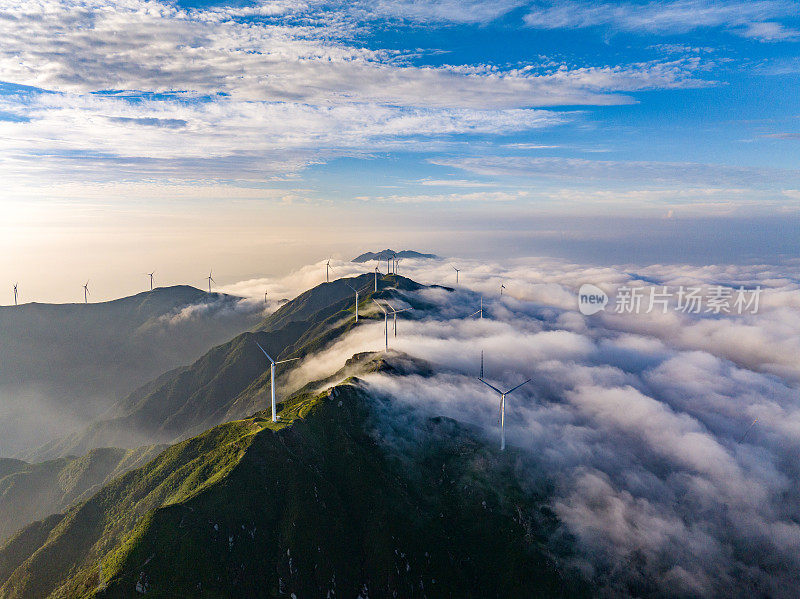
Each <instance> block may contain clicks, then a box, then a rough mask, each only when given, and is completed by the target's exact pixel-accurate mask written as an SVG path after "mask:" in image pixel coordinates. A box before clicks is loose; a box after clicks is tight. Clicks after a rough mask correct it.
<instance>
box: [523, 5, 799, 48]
mask: <svg viewBox="0 0 800 599" xmlns="http://www.w3.org/2000/svg"><path fill="white" fill-rule="evenodd" d="M796 14H797V6H796V4H795V3H793V2H787V1H782V0H756V1H753V2H741V1H728V2H711V1H709V0H674V1H669V2H653V1H651V2H645V3H641V4H633V3H627V2H626V3H588V2H574V1H568V2H559V3H548V4H545V5H543V6H542V5H540V6H536V7H534V8H532V9H531V10H530V12H529V13H528V14H527V15H526V16H525V22H526V24H527V25H528V26H530V27H536V28H541V29H561V28H585V27H598V26H608V27H612V28H614V29H618V30H622V31H633V32H638V33H655V34H661V35H669V34H678V33H686V32H689V31H693V30H695V29H700V28H706V27H725V28H728V29H731V30H732V31H733V32H734V33H737V34H740V35H744V36H745V37H755V38H758V39H761V40H762V41H776V40H780V39H788V38H789V37H793V36H794V35H796V33H795V32H792V31H791V30H789V29H786V28H784V27H783V26H782V25H781V24H780V23H776V22H773V21H770V19H774V18H781V17H792V16H795V15H796Z"/></svg>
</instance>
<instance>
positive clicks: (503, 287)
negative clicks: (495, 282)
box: [500, 283, 506, 295]
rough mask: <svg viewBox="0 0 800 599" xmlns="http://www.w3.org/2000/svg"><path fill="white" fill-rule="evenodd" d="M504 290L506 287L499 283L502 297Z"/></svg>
mask: <svg viewBox="0 0 800 599" xmlns="http://www.w3.org/2000/svg"><path fill="white" fill-rule="evenodd" d="M505 288H506V286H505V285H503V284H502V283H500V295H503V289H505Z"/></svg>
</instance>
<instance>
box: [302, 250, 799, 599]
mask: <svg viewBox="0 0 800 599" xmlns="http://www.w3.org/2000/svg"><path fill="white" fill-rule="evenodd" d="M453 264H457V265H458V266H459V267H460V268H461V269H462V272H461V275H462V276H461V277H460V278H461V282H460V286H459V288H458V289H456V290H455V291H452V292H448V291H445V290H442V289H429V290H425V291H422V292H418V293H410V294H405V297H406V299H411V298H412V297H414V296H416V299H417V300H421V301H424V302H425V303H427V304H428V305H431V306H434V308H433V309H431V310H421V309H420V310H417V311H415V312H413V313H411V315H410V316H409V317H404V318H403V319H402V320H401V321H400V323H399V331H400V332H399V336H398V337H397V338H393V337H392V338H390V346H391V347H392V348H394V349H397V350H399V351H402V352H406V353H409V354H411V355H412V356H415V357H417V358H421V359H424V360H426V361H428V362H429V363H430V364H431V365H432V366H433V372H434V375H433V376H431V377H425V376H415V375H412V376H386V375H383V374H371V375H368V376H366V377H364V382H365V385H366V386H367V388H368V390H369V391H370V392H371V393H372V394H373V398H376V399H377V401H376V404H375V405H376V409H378V410H379V413H380V414H382V416H381V418H382V419H383V420H382V421H383V422H384V424H385V428H380V427H379V430H378V434H379V438H382V439H383V440H384V441H385V442H387V443H396V444H402V443H403V439H406V438H407V436H408V430H407V428H406V427H416V426H418V423H419V422H418V420H417V419H418V418H420V417H423V418H424V417H426V416H433V415H445V416H450V417H453V418H455V419H457V420H460V421H462V422H468V423H472V424H474V425H476V426H477V427H479V429H480V430H482V433H483V434H484V435H485V440H486V442H487V443H491V444H495V443H497V442H498V431H497V397H496V396H495V395H494V394H493V393H491V392H489V391H488V390H486V389H485V388H484V387H483V386H482V385H480V383H479V382H478V381H476V376H477V374H478V369H479V363H480V352H481V350H484V352H485V357H486V362H485V369H486V377H487V378H488V379H489V380H490V381H492V382H493V383H496V384H498V385H500V384H502V385H507V386H513V385H515V384H517V383H519V382H521V381H522V380H524V379H525V378H527V377H529V376H530V377H533V382H532V383H531V384H530V385H527V386H526V387H523V388H521V389H520V390H519V391H518V392H515V394H514V395H512V396H510V397H509V398H508V400H507V402H508V403H507V413H506V427H507V434H508V438H509V441H510V445H511V447H512V448H513V449H514V451H516V452H517V454H516V460H517V461H516V464H517V466H516V472H517V473H518V476H519V477H520V478H521V479H522V480H523V482H525V483H526V484H530V485H531V486H533V487H534V488H537V489H543V488H552V489H553V492H552V496H551V497H550V499H549V501H550V502H551V507H552V509H553V510H554V511H555V513H556V514H557V515H558V516H559V518H560V520H561V522H562V524H563V526H564V529H565V531H566V532H568V533H569V534H570V535H571V536H572V538H574V539H576V544H575V546H574V549H575V553H574V554H571V557H570V558H569V559H567V560H566V561H565V562H564V564H563V565H564V567H565V568H569V567H571V566H576V565H577V566H579V567H580V568H581V571H582V572H583V573H584V574H586V575H588V576H589V578H591V579H592V581H593V582H594V583H595V584H596V585H597V587H598V588H599V589H600V590H601V591H603V592H605V593H606V594H607V595H609V596H622V597H625V596H628V595H629V593H628V592H627V591H626V589H628V588H630V585H635V586H636V587H637V588H642V585H647V586H648V588H653V589H656V590H655V591H654V592H656V593H663V594H674V593H676V592H678V591H679V592H681V593H686V594H688V595H693V596H695V595H699V596H716V595H717V594H719V593H723V594H725V596H730V597H746V596H748V595H751V594H752V593H751V591H752V588H760V589H769V592H771V593H773V594H775V595H780V594H781V593H784V594H785V593H787V592H788V593H789V594H796V591H797V589H799V588H800V586H798V585H799V583H798V581H797V579H796V576H795V572H796V569H797V567H798V566H800V562H798V560H797V550H798V548H800V527H798V525H797V524H796V522H797V518H798V517H800V512H799V511H798V505H800V503H798V495H797V489H796V485H795V484H794V483H793V481H794V480H796V478H797V476H798V475H800V471H798V467H797V462H796V460H795V459H794V455H795V454H796V452H797V450H798V448H800V410H798V408H797V402H796V397H797V391H798V390H797V385H798V384H800V369H798V364H797V363H796V360H795V359H794V356H796V355H797V353H798V351H800V346H798V345H797V340H798V339H800V319H798V318H797V316H796V314H797V307H798V306H800V270H798V268H797V266H798V265H797V264H784V265H774V266H770V265H756V266H726V265H718V266H704V267H690V266H686V265H680V264H675V265H656V266H651V267H648V268H641V267H635V266H630V265H629V266H621V267H616V268H596V267H591V266H585V265H579V264H570V263H566V262H563V261H558V260H548V259H540V258H527V259H520V260H517V261H508V262H505V263H504V264H495V263H486V262H478V261H470V260H465V259H456V260H455V261H454V262H453ZM337 265H338V266H340V267H341V268H342V270H343V271H344V272H345V273H347V274H349V273H350V272H360V269H361V268H364V267H363V266H359V265H347V264H346V263H339V262H337ZM401 272H403V273H405V274H406V275H408V276H411V277H412V278H415V279H417V280H421V281H423V282H429V283H440V284H450V285H453V284H454V276H453V274H452V268H451V264H450V262H448V261H433V262H431V261H413V260H405V261H403V263H401ZM308 274H312V275H315V276H316V277H317V278H319V276H320V275H321V274H322V270H321V263H318V264H316V265H314V266H313V268H312V269H311V270H309V271H308ZM304 276H305V275H301V276H300V278H301V279H304ZM501 280H502V281H505V283H506V286H507V290H506V295H504V297H503V298H502V299H501V298H500V297H499V294H498V287H499V282H500V281H501ZM647 280H658V281H659V282H663V283H664V284H679V283H681V282H682V283H684V284H689V283H690V282H695V283H701V284H704V285H710V284H715V283H717V282H722V283H724V284H731V285H735V284H754V283H759V284H762V285H764V286H765V288H766V290H765V292H764V298H765V303H764V305H763V309H762V310H761V311H760V312H759V313H758V314H756V315H753V316H752V317H747V318H745V317H726V318H722V319H720V318H712V317H708V316H705V315H702V314H701V315H698V316H688V315H676V316H675V318H672V317H670V318H667V319H664V318H661V317H660V316H655V315H640V316H639V317H634V316H629V317H625V318H606V317H603V316H600V317H583V316H581V315H580V314H579V313H578V312H577V310H576V299H575V290H576V289H577V287H578V286H579V285H580V283H582V282H586V281H592V282H595V283H598V284H601V285H618V284H620V283H622V282H626V281H627V282H630V281H639V282H640V283H646V281H647ZM479 294H480V295H482V296H483V298H484V308H485V310H486V312H485V315H486V318H484V319H483V320H480V319H477V318H474V317H473V318H471V319H470V318H468V317H467V316H468V315H469V314H470V313H471V312H473V311H474V309H475V308H476V306H477V305H478V302H479ZM767 298H769V299H767ZM788 306H793V308H791V309H787V307H788ZM709 327H710V328H709ZM712 329H719V330H724V329H730V330H731V331H736V332H735V333H733V332H732V334H731V336H730V337H728V336H719V335H717V334H716V333H715V332H714V331H713V330H712ZM753 329H757V334H753V332H754V331H753ZM382 332H383V331H382V327H381V326H380V323H374V322H366V321H365V322H364V324H363V326H359V327H358V328H356V329H354V331H353V332H352V333H350V334H349V335H347V336H346V337H344V338H342V339H341V340H339V341H338V342H337V343H336V344H334V345H333V346H332V347H330V348H328V349H327V350H326V351H325V352H323V353H322V354H321V355H320V356H318V358H319V359H312V360H307V362H308V365H306V366H305V370H304V371H303V373H304V375H305V376H314V377H322V376H326V375H328V374H331V373H332V372H335V371H336V370H337V369H338V368H340V367H341V366H343V364H344V360H346V359H347V358H349V357H350V356H351V355H352V354H354V353H356V352H360V351H366V350H379V349H380V348H381V346H382V343H383V338H382V337H383V336H382ZM300 378H303V377H300ZM295 383H298V381H295ZM381 398H390V401H387V402H386V403H383V404H382V403H381V401H380V399H381ZM381 406H383V407H382V408H381ZM756 417H758V418H759V420H758V423H757V425H755V426H754V427H752V430H750V431H749V434H748V436H747V438H746V439H745V438H744V433H745V431H747V430H748V427H750V426H751V423H752V421H753V419H755V418H756ZM542 479H545V480H544V481H543V480H542ZM558 539H559V540H558V541H557V543H563V542H564V538H563V537H558ZM562 547H563V545H562ZM554 551H555V552H556V554H557V553H558V548H557V546H556V547H554ZM576 560H578V561H577V562H576ZM745 572H746V574H744V573H745ZM751 587H752V588H751ZM676 590H677V591H676Z"/></svg>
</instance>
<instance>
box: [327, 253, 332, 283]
mask: <svg viewBox="0 0 800 599" xmlns="http://www.w3.org/2000/svg"><path fill="white" fill-rule="evenodd" d="M331 269H333V266H331V259H330V258H328V261H327V262H326V263H325V282H326V283H330V282H331V277H330V271H331Z"/></svg>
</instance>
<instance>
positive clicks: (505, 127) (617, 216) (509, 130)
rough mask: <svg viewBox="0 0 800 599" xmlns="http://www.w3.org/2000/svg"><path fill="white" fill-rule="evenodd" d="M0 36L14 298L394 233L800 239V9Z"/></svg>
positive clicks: (16, 18)
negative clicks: (16, 284) (17, 290)
mask: <svg viewBox="0 0 800 599" xmlns="http://www.w3.org/2000/svg"><path fill="white" fill-rule="evenodd" d="M0 39H3V44H2V47H0V181H2V186H1V187H0V273H2V274H3V277H2V278H3V279H6V280H7V281H8V285H7V287H8V292H7V293H5V294H0V302H3V303H10V302H11V301H12V296H11V285H12V283H13V282H19V283H20V292H21V293H23V298H25V300H26V301H34V300H35V301H78V300H80V299H82V293H83V292H82V285H83V284H84V283H85V282H86V280H89V281H90V282H92V289H93V290H94V295H93V297H94V298H95V299H109V298H111V297H116V296H119V295H122V294H127V293H130V292H132V291H135V290H140V289H141V288H142V287H143V286H144V283H145V282H146V281H147V280H146V279H145V277H144V273H145V272H150V271H152V270H156V271H157V272H158V273H159V279H160V281H161V282H162V283H178V282H186V283H190V284H195V285H197V286H201V285H202V284H203V280H204V277H205V276H207V273H208V272H209V271H210V270H212V269H214V270H215V272H216V273H217V275H216V277H215V278H218V279H219V280H220V281H221V282H222V283H232V282H235V281H239V280H242V279H246V278H249V277H256V276H263V275H282V274H286V273H288V272H289V271H290V270H291V269H294V268H298V267H300V266H301V265H303V264H307V263H309V262H312V261H316V260H319V259H320V258H322V257H324V256H326V255H336V256H339V257H342V258H346V257H352V256H353V255H356V254H358V253H360V252H362V251H365V250H367V249H371V250H378V249H383V248H384V247H388V246H394V247H395V249H403V248H405V247H411V248H414V249H418V250H422V251H434V252H437V253H440V254H445V255H452V254H457V255H462V256H465V255H469V256H472V257H475V258H480V257H484V258H489V257H491V258H498V257H503V256H506V257H514V256H517V257H518V256H525V255H546V256H547V255H549V256H556V257H562V258H566V259H573V260H580V261H594V262H597V263H605V264H611V263H629V262H632V263H640V264H654V263H659V262H685V263H695V264H697V263H711V262H713V263H726V262H733V263H752V262H758V261H760V262H780V261H781V260H785V259H791V258H792V257H795V256H797V248H798V244H800V233H799V232H798V231H800V226H798V225H800V165H798V160H797V156H798V155H800V152H798V150H799V149H800V146H799V145H798V144H800V94H798V90H799V89H800V86H799V85H798V83H799V82H800V15H799V13H798V5H797V2H794V1H785V0H757V1H749V2H744V1H738V0H737V1H733V0H730V1H704V0H671V1H650V2H636V1H629V2H616V3H611V2H586V1H580V0H575V1H569V2H549V1H544V0H542V1H537V2H524V1H518V0H496V1H492V2H479V1H471V0H463V1H458V0H440V1H428V2H423V1H410V0H400V1H396V2H390V1H386V0H378V1H372V2H360V1H351V2H317V1H313V0H310V1H301V0H276V1H272V2H262V1H258V2H245V1H232V2H222V3H220V2H205V1H194V2H167V1H163V0H162V1H143V0H122V1H115V2H110V1H107V0H79V1H78V0H24V1H23V0H0ZM397 246H399V247H397ZM6 296H8V297H6Z"/></svg>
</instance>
